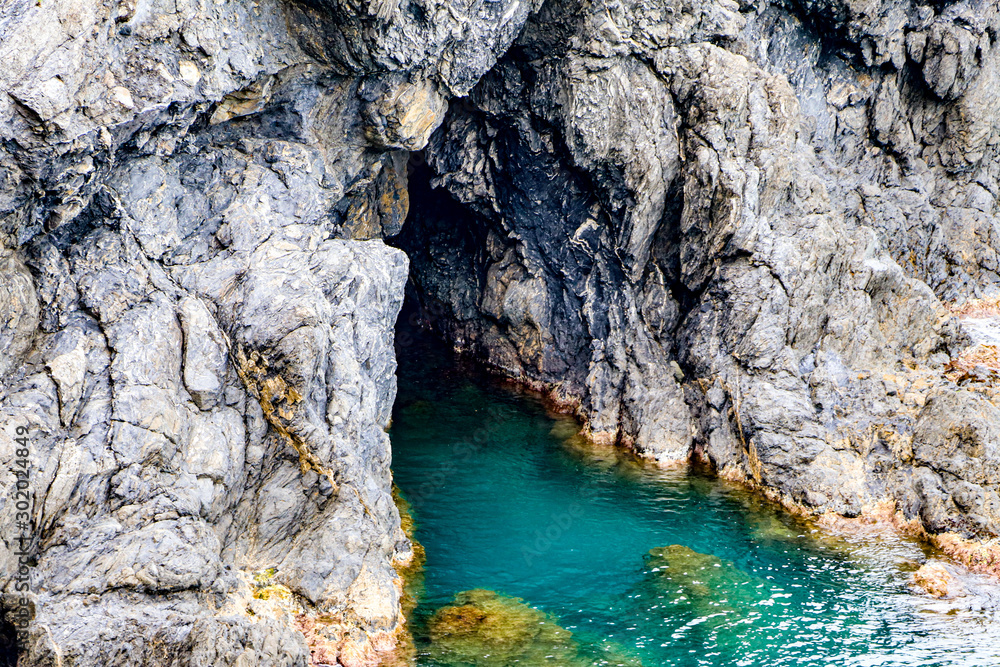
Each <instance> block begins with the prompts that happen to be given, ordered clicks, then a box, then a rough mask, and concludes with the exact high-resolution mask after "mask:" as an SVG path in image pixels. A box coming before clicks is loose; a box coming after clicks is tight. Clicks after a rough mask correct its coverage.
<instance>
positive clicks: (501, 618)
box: [427, 589, 642, 667]
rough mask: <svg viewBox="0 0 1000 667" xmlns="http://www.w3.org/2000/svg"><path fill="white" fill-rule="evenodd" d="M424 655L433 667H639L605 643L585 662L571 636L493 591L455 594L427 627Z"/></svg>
mask: <svg viewBox="0 0 1000 667" xmlns="http://www.w3.org/2000/svg"><path fill="white" fill-rule="evenodd" d="M427 632H428V638H429V640H430V644H429V648H428V649H427V653H428V655H429V656H430V657H431V659H432V660H433V661H434V663H435V664H439V665H455V666H456V667H458V666H460V665H461V666H463V667H465V666H472V665H474V666H475V667H508V666H509V665H515V664H516V665H524V666H525V667H531V666H533V665H560V666H561V667H597V666H598V665H603V666H606V667H642V664H641V663H640V662H639V661H638V660H637V659H635V658H632V657H630V656H626V655H624V652H623V651H621V650H620V649H619V647H616V646H615V645H613V644H611V643H609V642H605V645H604V646H603V647H602V650H601V652H600V656H598V657H593V658H592V657H589V656H585V655H583V654H582V653H581V651H580V646H579V645H578V644H577V642H576V641H575V640H574V639H573V634H572V633H571V632H569V631H568V630H566V629H565V628H562V627H560V626H559V625H558V624H557V623H556V621H555V619H554V618H553V617H552V616H551V615H549V614H546V613H545V612H542V611H539V610H538V609H535V608H533V607H531V606H529V605H527V604H525V602H524V601H522V600H520V599H518V598H512V597H507V596H505V595H500V594H498V593H496V592H494V591H488V590H481V589H480V590H472V591H463V592H461V593H458V594H457V595H456V596H455V599H454V600H453V604H451V605H449V606H447V607H442V608H441V609H438V610H437V611H436V612H435V613H434V615H433V616H432V617H431V618H430V620H428V622H427Z"/></svg>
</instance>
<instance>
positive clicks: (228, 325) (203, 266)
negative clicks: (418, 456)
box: [0, 0, 533, 667]
mask: <svg viewBox="0 0 1000 667" xmlns="http://www.w3.org/2000/svg"><path fill="white" fill-rule="evenodd" d="M532 8H533V6H532V4H531V3H528V2H523V3H519V2H515V3H513V4H504V5H502V6H501V5H500V4H497V3H483V2H482V1H481V0H479V1H477V2H464V3H462V2H460V3H452V2H443V1H441V0H418V1H417V2H411V3H406V4H405V5H403V4H400V3H399V2H391V1H388V0H376V1H374V2H355V1H353V0H352V1H350V2H348V1H346V0H345V1H340V0H325V1H321V2H312V3H307V4H306V3H298V2H283V1H279V0H257V1H254V2H249V1H248V2H211V1H205V0H182V1H180V2H173V0H171V1H170V2H161V1H160V0H138V1H133V0H121V1H118V0H46V1H44V2H40V3H34V2H5V3H3V6H2V7H0V62H2V63H3V65H2V66H0V93H2V94H0V348H2V356H0V372H2V377H0V427H2V428H0V461H2V462H3V465H2V468H0V540H2V544H3V548H2V549H0V572H2V573H3V578H2V580H0V585H2V586H3V591H4V595H3V607H2V611H3V613H4V614H5V615H8V614H13V613H14V612H15V611H16V607H17V605H18V598H19V597H20V596H21V594H20V593H19V592H17V591H16V590H15V585H16V582H15V580H14V578H13V576H14V573H15V572H16V571H17V563H18V557H17V555H16V554H15V551H16V549H17V548H18V547H19V543H18V542H17V541H16V538H17V537H18V536H20V535H25V536H27V537H28V540H27V544H28V550H29V552H30V554H31V556H30V560H31V561H32V563H33V565H34V566H33V567H32V569H31V591H30V593H29V594H28V595H27V597H28V599H29V603H30V605H29V606H30V608H31V609H30V611H31V614H32V620H31V623H30V625H29V628H28V634H29V641H28V644H27V645H26V646H25V647H24V648H23V651H22V655H21V658H20V662H19V664H20V665H22V667H24V666H27V665H39V666H42V665H45V666H46V667H48V666H50V665H69V664H72V665H76V666H78V667H83V666H86V665H94V666H97V665H205V666H208V665H212V666H220V665H240V666H241V667H251V666H253V665H306V664H307V663H310V662H311V661H314V660H313V658H311V657H310V652H311V651H312V652H313V653H314V654H315V655H320V654H321V655H322V658H323V659H324V660H326V661H329V660H336V661H338V662H339V663H341V664H343V665H362V664H369V663H371V662H372V661H373V660H375V659H376V657H377V655H376V653H377V652H378V651H379V650H382V649H386V648H391V646H392V644H393V638H394V634H395V633H397V632H399V630H400V624H401V617H400V609H399V596H400V593H401V590H400V584H399V580H398V577H397V575H396V571H395V569H394V566H396V565H399V564H400V563H401V562H405V561H406V560H407V559H408V558H409V557H410V556H411V547H410V544H409V542H408V540H407V539H406V538H405V536H404V534H403V533H402V532H401V530H400V527H399V515H398V513H397V510H396V507H395V505H394V504H393V500H392V497H391V479H390V471H389V462H390V451H389V440H388V436H387V435H386V433H385V429H386V428H387V426H388V421H389V416H390V411H391V407H392V402H393V399H394V396H395V375H394V371H395V358H394V351H393V346H392V334H393V327H394V322H395V318H396V314H397V313H398V310H399V307H400V305H401V302H402V298H403V291H404V284H405V281H406V276H407V259H406V257H405V256H404V255H403V253H402V252H400V251H399V250H395V249H392V248H390V247H388V246H386V245H385V244H384V243H383V241H382V238H383V237H384V236H386V235H391V234H394V233H396V232H398V230H399V228H400V225H401V224H402V222H403V220H404V218H405V217H406V214H407V208H408V198H407V180H406V163H407V159H408V157H409V153H408V152H407V151H408V150H409V149H420V148H422V147H423V146H424V145H425V143H426V141H427V139H428V137H429V135H430V133H431V132H432V131H433V130H434V129H435V128H436V127H437V126H438V125H439V124H440V122H441V120H442V119H443V117H444V113H445V111H446V109H447V99H448V97H450V96H452V95H454V94H459V93H463V92H465V91H466V90H468V89H469V88H470V87H471V86H472V85H473V84H475V82H476V81H477V80H478V78H479V77H480V76H481V75H482V74H483V73H485V72H486V71H487V70H489V69H490V68H491V67H492V66H493V64H494V63H495V60H496V58H497V57H498V55H499V54H501V53H502V52H503V51H505V50H506V48H507V46H508V45H509V44H510V42H512V41H513V40H514V38H515V37H516V36H517V35H518V34H519V32H520V29H521V27H522V25H523V23H524V21H525V19H526V17H527V15H528V13H529V12H530V11H531V10H532ZM19 427H23V429H26V430H27V433H28V435H27V437H28V440H29V442H30V447H29V448H30V454H29V456H28V457H27V458H28V467H29V474H30V489H31V495H32V503H31V508H30V511H29V515H30V519H29V520H28V521H21V520H20V519H18V518H17V514H16V506H15V502H14V499H13V492H14V490H15V488H16V483H17V481H18V478H17V477H16V474H17V469H18V468H17V463H16V460H17V459H18V458H19V457H20V455H18V454H17V451H18V449H20V448H21V445H20V444H18V443H17V442H16V440H15V438H16V437H17V436H18V435H19V434H18V433H17V429H18V428H19ZM22 524H28V525H22ZM255 574H256V575H257V576H256V578H255V577H254V575H255ZM273 591H281V592H282V593H281V595H278V594H276V593H275V594H272V592H273ZM276 600H277V601H278V602H280V603H281V604H277V603H276V602H275V601H276ZM293 615H298V618H297V619H296V618H293ZM4 627H5V628H8V629H9V627H10V626H9V624H5V625H4ZM303 627H308V628H310V630H309V635H310V642H312V644H313V645H308V644H307V641H306V638H305V636H304V635H303V633H302V632H300V631H299V629H298V628H303ZM318 644H322V646H319V645H318ZM314 657H315V656H314ZM316 660H318V658H316Z"/></svg>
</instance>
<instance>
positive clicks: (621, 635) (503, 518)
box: [391, 346, 1000, 667]
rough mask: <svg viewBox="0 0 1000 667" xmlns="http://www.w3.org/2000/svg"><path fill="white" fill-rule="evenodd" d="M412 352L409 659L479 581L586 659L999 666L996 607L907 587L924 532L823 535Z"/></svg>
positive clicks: (397, 421)
mask: <svg viewBox="0 0 1000 667" xmlns="http://www.w3.org/2000/svg"><path fill="white" fill-rule="evenodd" d="M421 353H422V354H421V355H419V356H420V358H419V359H418V361H417V362H415V363H412V362H411V363H410V364H409V365H407V364H405V363H404V364H403V365H402V366H401V368H400V386H399V397H398V399H397V403H396V410H395V414H394V424H393V428H392V433H391V435H392V442H393V471H394V475H395V480H396V483H397V485H398V486H399V487H400V489H401V490H402V493H403V495H404V496H405V497H406V498H407V499H408V500H409V501H410V503H411V504H412V506H413V513H414V517H415V519H416V523H417V539H418V540H419V541H420V542H421V543H422V544H423V545H424V547H425V549H426V552H427V564H426V569H425V587H424V590H423V594H422V596H421V597H420V604H419V606H418V608H417V612H416V615H415V622H414V630H415V634H416V635H417V644H418V647H423V650H422V651H421V654H422V655H421V658H420V662H419V664H421V665H428V666H430V665H438V664H441V663H438V662H435V661H434V659H433V658H431V657H430V656H431V655H432V653H433V652H432V651H429V650H427V639H426V636H422V634H423V635H425V634H426V632H425V628H426V626H425V624H426V621H427V619H428V618H429V616H430V615H431V614H432V613H433V612H434V611H435V610H437V609H439V608H441V607H442V606H445V605H448V604H449V603H450V602H451V601H452V598H453V596H454V595H455V594H456V593H458V592H460V591H466V590H470V589H489V590H493V591H497V592H499V593H502V594H504V595H509V596H515V597H518V598H521V599H523V600H524V601H525V602H527V603H528V604H530V605H531V606H533V607H535V608H537V609H540V610H543V611H544V612H547V613H549V614H551V615H552V616H553V617H554V619H555V621H556V622H557V623H558V624H559V625H561V626H562V627H564V628H566V629H568V630H570V631H571V632H572V633H573V639H574V641H575V642H578V643H579V645H580V646H581V648H582V650H584V651H589V654H590V655H594V656H605V658H604V661H603V662H602V661H601V660H597V661H596V662H594V663H593V664H608V665H614V664H629V665H634V664H637V663H636V660H641V663H642V664H643V665H645V667H656V666H664V667H665V666H668V665H677V666H684V667H688V666H692V667H693V666H701V665H713V666H714V665H719V666H721V665H747V666H756V665H865V666H867V665H873V666H874V665H898V666H903V665H905V666H908V667H909V666H916V665H928V666H930V665H941V666H944V665H970V666H972V665H975V666H977V667H984V666H1000V619H998V618H997V616H996V614H995V612H991V611H980V612H971V611H957V612H956V611H954V610H951V611H947V605H944V606H942V605H941V603H937V602H935V601H932V600H929V599H928V598H925V597H922V596H916V595H912V594H911V593H910V592H909V591H908V589H907V585H906V584H907V581H908V579H909V576H910V572H912V570H913V568H914V567H915V565H914V562H920V561H923V560H924V559H925V558H926V556H927V554H926V553H925V552H924V551H923V547H921V546H920V545H917V544H915V543H912V542H907V541H903V540H899V539H895V538H872V537H867V538H842V537H834V536H830V535H827V534H825V533H822V532H819V531H816V530H815V529H814V528H811V527H809V526H808V525H806V524H803V523H798V522H796V521H795V520H793V519H791V518H790V517H787V516H785V515H783V514H780V513H778V512H776V511H775V510H773V509H772V508H771V507H769V506H767V505H766V504H763V503H761V502H759V501H756V500H755V499H753V498H752V497H750V496H748V495H746V494H744V493H742V492H740V491H738V490H736V489H732V488H728V487H726V486H725V485H723V484H722V483H720V482H718V481H716V480H714V479H711V478H708V477H704V476H700V475H697V474H688V473H686V472H668V471H659V470H655V469H652V468H650V467H648V466H644V465H641V464H639V463H637V462H635V461H633V460H631V459H629V458H627V457H624V456H621V455H618V454H616V453H615V452H613V451H610V450H606V449H595V448H593V447H589V446H587V445H584V444H583V443H581V442H579V440H578V439H576V438H573V437H572V433H573V432H574V431H575V430H576V426H575V424H573V423H572V422H571V421H569V420H566V419H563V418H559V417H553V416H551V415H549V414H547V413H546V411H545V409H544V408H543V406H542V405H541V404H540V403H539V402H538V401H536V400H534V399H533V398H531V397H528V396H525V395H523V394H518V393H516V392H514V391H511V390H508V389H506V388H504V387H501V386H499V385H497V384H495V383H492V382H490V381H488V380H484V379H482V378H478V379H477V378H476V377H474V376H473V375H472V374H468V373H465V372H462V371H460V370H458V369H457V366H456V364H455V362H454V361H453V360H452V359H451V358H450V357H449V356H448V355H446V354H444V353H442V352H439V351H434V350H428V351H426V353H424V347H423V346H421ZM416 356H418V355H414V354H403V355H401V358H402V359H404V360H405V359H407V358H411V359H412V358H414V357H416ZM670 545H678V546H676V547H671V548H670V549H669V550H667V551H663V552H660V555H661V557H660V558H652V559H651V558H649V557H647V553H648V552H649V551H650V550H652V549H657V548H662V547H669V546H670ZM609 650H613V651H614V652H616V654H617V655H625V656H628V657H630V658H631V660H632V661H631V662H627V661H616V660H615V659H614V658H612V657H611V653H609ZM450 664H454V663H450ZM463 664H465V663H463ZM469 664H474V663H469ZM491 664H492V663H491ZM514 664H517V663H514ZM532 664H535V663H532ZM551 664H559V662H558V660H554V661H552V662H551Z"/></svg>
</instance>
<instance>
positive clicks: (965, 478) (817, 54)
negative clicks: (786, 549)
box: [400, 0, 1000, 538]
mask: <svg viewBox="0 0 1000 667" xmlns="http://www.w3.org/2000/svg"><path fill="white" fill-rule="evenodd" d="M997 21H998V12H997V8H996V7H995V6H993V5H990V4H989V3H977V2H956V3H947V4H945V5H922V4H918V3H910V2H906V1H904V2H899V1H891V0H886V1H884V2H878V1H874V2H862V3H854V2H852V3H843V2H839V0H830V1H828V2H827V1H824V2H798V1H797V0H793V1H790V2H785V3H767V2H743V3H737V2H735V1H733V2H726V1H719V2H711V3H695V2H687V1H686V0H676V1H669V2H663V3H654V4H650V3H640V2H628V1H626V2H606V1H604V0H595V1H593V2H577V1H570V0H564V1H559V0H555V1H549V2H546V4H545V5H544V7H543V8H542V10H541V11H540V12H539V13H538V14H537V15H536V16H534V17H532V18H531V19H530V20H529V22H528V24H527V26H526V28H525V31H524V34H523V35H522V36H521V37H520V38H519V40H518V41H517V42H516V43H515V44H514V45H513V46H512V47H511V49H510V50H509V51H508V53H507V54H506V55H505V56H504V57H503V58H502V59H501V60H500V62H499V63H498V64H497V66H496V67H495V68H494V69H493V70H492V71H491V72H489V73H488V74H487V75H486V76H485V77H484V78H483V80H482V81H481V82H480V83H479V84H478V85H477V86H476V87H475V88H474V89H473V91H472V93H471V96H470V102H469V103H468V104H465V105H461V106H459V105H453V106H452V107H451V109H449V112H448V115H447V116H446V119H445V122H444V126H443V127H442V129H441V130H439V131H438V133H437V134H435V135H434V136H433V137H432V138H431V141H430V144H429V147H428V149H427V150H426V154H427V161H428V165H429V168H428V170H427V174H426V177H425V178H426V179H427V181H428V183H429V184H430V186H432V188H433V189H429V188H426V187H425V189H424V191H422V192H421V190H420V184H419V183H415V185H414V187H413V189H412V190H413V193H414V197H415V200H414V206H415V208H414V215H413V216H412V222H411V223H408V225H407V226H406V227H405V228H404V230H403V232H402V235H401V237H400V238H401V239H402V240H401V243H400V247H402V248H404V249H405V250H406V251H407V252H408V253H409V255H410V257H411V261H412V262H413V265H414V266H413V269H412V273H413V277H414V281H415V294H416V296H417V297H418V298H419V299H421V301H422V302H423V303H424V304H425V306H426V309H427V311H428V312H430V313H433V316H431V317H428V321H429V322H430V323H431V324H432V325H433V326H435V327H436V328H437V329H439V330H440V331H441V332H442V333H443V334H444V335H445V336H447V337H448V338H449V339H450V340H452V341H453V343H454V344H455V345H456V347H459V348H461V349H464V350H466V351H468V352H469V353H470V354H472V355H474V356H476V357H478V358H480V359H483V360H484V361H485V362H486V363H488V364H489V365H491V366H493V367H494V368H496V369H497V370H499V371H500V372H501V373H504V374H507V375H510V376H512V377H515V378H518V379H520V380H522V381H523V382H526V383H528V384H530V385H533V386H536V387H538V388H540V389H544V390H545V391H547V392H548V393H549V394H550V395H551V396H552V397H553V399H555V400H556V401H557V402H559V403H561V404H563V405H565V406H567V407H569V408H571V409H574V410H575V411H576V412H577V414H578V415H579V416H580V417H581V418H582V420H583V421H584V423H585V430H586V431H587V432H588V434H589V435H590V436H591V437H592V438H594V439H595V440H598V441H605V442H614V443H619V444H624V445H627V446H631V447H633V448H634V449H636V450H637V451H638V452H640V453H641V454H643V455H645V456H647V457H650V458H655V459H657V460H659V461H661V462H663V463H670V462H674V461H685V460H687V459H688V458H689V457H690V456H693V457H694V458H696V459H699V460H702V461H705V462H707V463H708V464H710V465H712V466H713V467H715V468H716V469H717V470H719V471H720V473H721V474H723V475H726V476H729V477H735V478H739V479H743V480H746V481H747V482H748V483H750V484H751V485H754V486H758V487H761V488H764V489H767V490H769V492H771V493H774V494H777V495H779V496H781V497H782V498H783V499H784V500H786V501H787V502H789V503H792V504H795V505H798V506H805V507H807V508H814V509H816V510H819V511H824V510H832V511H835V512H838V513H842V514H845V515H848V516H853V515H857V514H859V513H861V512H863V511H864V510H865V508H866V507H867V506H869V505H872V504H874V503H877V502H879V501H883V500H885V499H890V500H893V501H896V502H897V503H898V506H899V508H900V510H901V511H903V513H904V515H905V517H906V518H917V519H920V521H921V522H922V523H923V524H924V526H925V527H926V528H927V529H928V530H930V531H931V532H935V533H937V532H942V531H949V532H957V533H959V534H960V535H963V536H964V537H981V538H984V537H994V536H996V535H997V534H998V533H1000V523H998V521H997V519H998V517H997V515H996V510H995V507H996V506H997V501H998V495H997V493H998V490H1000V488H998V486H997V480H996V479H994V478H993V477H992V476H991V473H990V472H989V471H990V470H993V469H994V468H995V458H996V452H995V451H994V450H995V443H994V440H995V438H993V437H992V431H993V429H994V428H996V424H997V423H998V422H997V417H998V415H997V413H996V408H995V406H994V404H993V402H994V400H995V395H994V394H993V390H992V389H990V388H989V384H990V383H989V382H979V381H974V382H972V384H969V380H968V377H969V376H965V377H964V379H959V377H958V375H957V374H954V373H952V374H951V375H949V369H952V368H955V365H954V364H955V363H958V361H957V359H958V358H959V357H960V356H961V354H962V351H963V349H965V348H966V346H967V345H968V344H969V342H970V341H969V339H968V337H967V335H966V333H965V331H964V330H963V328H962V326H961V323H960V321H959V320H958V319H956V318H955V317H954V316H953V315H952V313H951V311H950V310H949V309H948V308H947V307H946V306H948V305H951V304H952V303H953V302H962V301H965V300H968V299H970V298H980V297H989V296H991V295H995V294H996V293H997V292H998V287H1000V280H998V275H997V273H996V252H997V249H998V247H1000V245H998V243H997V241H996V238H995V233H994V231H993V224H994V222H993V221H994V220H995V217H996V214H997V201H996V194H997V192H998V185H997V184H998V181H997V164H998V163H997V160H996V136H997V121H996V119H995V114H996V109H997V108H1000V107H998V105H997V104H996V102H995V101H994V100H993V96H994V95H995V94H996V92H995V91H997V90H1000V89H998V87H997V86H996V84H995V82H994V76H995V72H996V71H997V70H996V68H995V67H994V66H992V65H990V63H991V62H992V61H993V59H994V58H996V57H998V56H997V54H1000V49H997V48H996V47H995V46H994V41H995V35H996V23H997ZM442 193H446V194H442ZM984 373H985V375H984V378H983V379H988V372H987V371H986V370H985V369H984ZM957 382H961V383H962V384H963V385H965V384H969V386H968V387H966V388H964V389H963V388H960V387H959V386H957V384H956V383H957Z"/></svg>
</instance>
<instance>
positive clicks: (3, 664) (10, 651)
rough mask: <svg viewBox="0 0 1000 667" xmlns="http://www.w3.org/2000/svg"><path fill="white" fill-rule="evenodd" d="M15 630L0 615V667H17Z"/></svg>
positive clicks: (3, 615)
mask: <svg viewBox="0 0 1000 667" xmlns="http://www.w3.org/2000/svg"><path fill="white" fill-rule="evenodd" d="M18 653H19V651H18V645H17V628H15V627H14V625H13V624H12V623H11V622H10V621H9V620H8V619H7V616H6V614H0V667H17V657H18Z"/></svg>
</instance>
